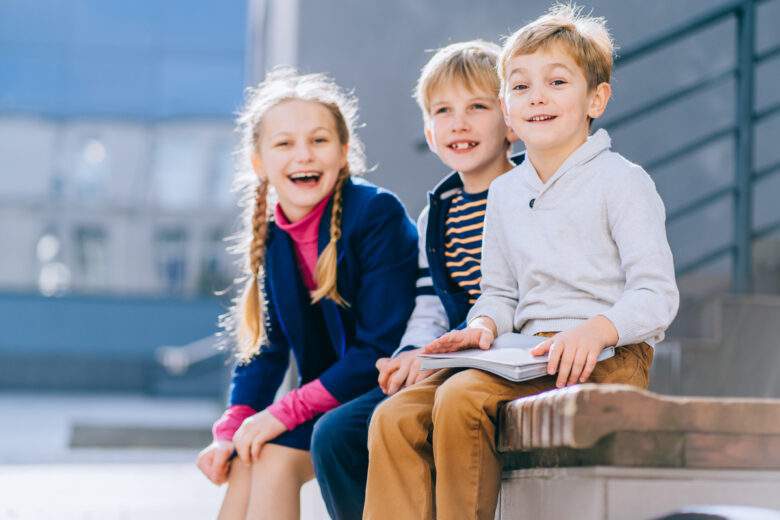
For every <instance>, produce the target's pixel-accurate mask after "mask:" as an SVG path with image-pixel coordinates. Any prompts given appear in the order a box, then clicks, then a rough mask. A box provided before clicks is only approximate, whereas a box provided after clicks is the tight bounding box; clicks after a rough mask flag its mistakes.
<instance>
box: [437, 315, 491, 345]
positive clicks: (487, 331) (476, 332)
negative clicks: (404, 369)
mask: <svg viewBox="0 0 780 520" xmlns="http://www.w3.org/2000/svg"><path fill="white" fill-rule="evenodd" d="M494 339H496V325H495V323H493V320H491V319H490V318H485V317H484V316H480V317H479V318H475V319H474V320H472V321H471V323H469V326H468V327H466V328H465V329H463V330H453V331H452V332H448V333H447V334H444V335H443V336H440V337H439V338H438V339H435V340H433V341H432V342H430V343H428V344H427V345H426V346H425V347H423V353H424V354H444V353H446V352H456V351H458V350H466V349H469V348H481V349H482V350H487V349H489V348H490V346H491V345H492V344H493V340H494Z"/></svg>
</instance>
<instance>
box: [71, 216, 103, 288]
mask: <svg viewBox="0 0 780 520" xmlns="http://www.w3.org/2000/svg"><path fill="white" fill-rule="evenodd" d="M74 234H75V246H76V247H75V249H76V251H75V252H76V266H77V268H78V273H79V277H80V280H81V284H82V288H83V289H86V290H90V289H93V290H94V289H105V288H106V286H107V285H108V244H107V238H106V232H105V230H104V229H103V228H102V227H100V226H95V225H82V226H78V227H76V229H75V232H74Z"/></svg>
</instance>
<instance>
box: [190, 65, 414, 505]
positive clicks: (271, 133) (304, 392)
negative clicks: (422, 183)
mask: <svg viewBox="0 0 780 520" xmlns="http://www.w3.org/2000/svg"><path fill="white" fill-rule="evenodd" d="M356 117H357V105H356V102H355V100H354V98H352V97H351V96H350V95H348V94H347V93H345V92H344V91H343V90H341V89H340V88H338V87H337V86H336V85H335V84H334V83H333V82H332V81H331V80H329V79H328V78H326V77H325V76H323V75H319V74H312V75H298V74H296V73H295V71H293V70H291V69H280V70H276V71H274V72H271V73H270V74H269V75H268V76H267V77H266V79H265V81H264V82H263V83H261V84H260V85H259V86H258V87H257V88H255V89H250V91H249V96H248V100H247V102H246V105H245V108H244V110H243V112H242V114H241V115H240V116H239V118H238V124H239V128H240V130H241V132H242V134H243V145H242V150H243V154H242V160H243V165H242V166H244V170H247V171H240V170H241V168H239V174H238V176H239V177H238V186H239V188H240V189H241V190H242V192H243V193H244V194H245V195H246V197H245V200H246V208H245V212H246V214H245V217H246V218H245V222H246V224H245V233H244V234H243V235H245V236H243V235H242V236H241V237H240V238H241V239H242V240H241V241H240V242H239V244H238V246H237V247H236V250H237V251H239V252H240V253H241V254H242V255H244V257H245V259H246V282H245V283H246V286H245V289H244V293H243V296H242V297H241V298H239V299H238V300H237V301H236V303H235V305H234V306H233V308H232V309H231V310H230V312H229V313H228V314H227V315H226V316H224V317H223V320H222V325H223V327H224V328H225V330H226V332H227V333H228V334H229V335H230V337H232V338H234V339H235V341H236V344H237V358H238V360H237V361H238V362H237V364H236V366H235V368H234V370H233V374H232V384H231V389H230V406H229V408H228V410H227V411H226V412H225V414H224V415H223V416H222V417H221V418H220V419H219V420H218V421H217V422H216V423H215V424H214V429H213V433H214V442H213V443H212V444H211V445H210V446H208V447H207V448H206V449H204V450H203V451H202V452H201V453H200V454H199V456H198V467H199V468H200V470H201V471H202V472H203V473H204V474H205V475H206V476H207V477H208V478H209V479H210V480H211V481H212V482H214V483H215V484H222V483H223V482H228V490H227V493H226V494H225V499H224V502H223V504H222V509H221V511H220V518H274V519H285V518H297V517H298V514H299V490H300V487H301V485H302V484H303V483H304V482H306V481H307V480H310V479H312V478H314V471H313V469H312V463H311V458H310V455H309V442H310V438H311V433H312V428H313V425H314V423H315V422H316V421H317V419H318V418H319V416H320V415H321V414H323V413H324V412H326V411H328V410H330V409H333V408H335V407H337V406H338V405H339V404H340V403H344V402H346V401H349V400H350V399H352V398H354V397H357V396H358V395H361V394H363V393H364V392H366V391H367V390H370V389H371V388H373V387H374V386H376V384H377V383H376V381H377V371H376V368H375V363H376V360H377V359H379V358H382V357H387V356H389V355H390V354H391V353H392V352H393V350H394V349H395V348H396V347H397V345H398V342H399V340H400V338H401V335H402V334H403V331H404V327H405V325H406V320H407V319H408V318H409V315H410V313H411V311H412V307H413V305H414V297H415V281H416V276H417V233H416V230H415V226H414V224H413V223H412V222H411V220H410V219H409V217H408V216H407V214H406V212H405V210H404V208H403V206H402V205H401V203H400V201H399V200H398V199H397V198H396V197H395V196H394V195H393V194H391V193H389V192H387V191H385V190H382V189H380V188H377V187H376V186H373V185H371V184H369V183H367V182H365V181H363V180H359V179H356V178H354V177H353V176H354V175H356V174H360V173H362V172H364V171H365V162H364V161H365V159H364V156H363V151H362V145H361V143H360V141H359V140H358V138H357V136H356V135H355V134H354V128H355V123H356ZM250 166H251V168H250ZM290 353H292V355H293V356H295V361H296V363H297V366H298V371H299V374H300V376H299V386H298V388H297V389H295V390H292V391H291V392H289V393H288V394H287V395H285V396H284V397H282V398H281V399H280V400H278V401H277V402H276V403H274V402H273V400H274V396H275V394H276V392H277V390H278V388H279V386H280V384H281V382H282V379H283V377H284V374H285V371H286V370H287V367H288V362H289V356H290ZM234 451H235V452H236V453H237V455H238V457H237V458H236V459H234V460H232V461H231V456H232V454H233V452H234Z"/></svg>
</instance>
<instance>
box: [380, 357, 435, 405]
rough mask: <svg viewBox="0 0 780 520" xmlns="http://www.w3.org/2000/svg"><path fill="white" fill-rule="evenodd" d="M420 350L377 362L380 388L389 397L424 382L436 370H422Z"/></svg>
mask: <svg viewBox="0 0 780 520" xmlns="http://www.w3.org/2000/svg"><path fill="white" fill-rule="evenodd" d="M419 353H420V351H419V349H415V350H407V351H406V352H401V353H400V354H398V355H397V356H396V357H394V358H381V359H379V360H377V362H376V368H377V370H379V379H378V382H379V388H381V389H382V391H383V392H384V393H385V394H387V395H393V394H395V393H396V392H398V391H399V390H400V389H402V388H405V387H407V386H411V385H413V384H415V383H416V382H418V381H422V380H423V379H425V378H426V377H428V376H429V375H431V374H432V373H434V372H435V370H422V371H421V370H420V358H418V357H417V354H419Z"/></svg>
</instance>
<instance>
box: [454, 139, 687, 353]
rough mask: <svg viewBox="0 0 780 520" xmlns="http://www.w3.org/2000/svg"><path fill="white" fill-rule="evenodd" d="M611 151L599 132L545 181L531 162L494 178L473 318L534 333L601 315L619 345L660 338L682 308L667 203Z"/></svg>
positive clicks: (634, 167)
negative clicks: (668, 230) (668, 236)
mask: <svg viewBox="0 0 780 520" xmlns="http://www.w3.org/2000/svg"><path fill="white" fill-rule="evenodd" d="M610 145H611V141H610V138H609V135H608V134H607V132H606V131H605V130H599V131H597V132H596V133H595V134H593V135H592V136H590V137H589V138H588V140H587V142H585V143H584V144H583V145H582V146H580V147H579V148H578V149H577V150H575V151H574V152H573V153H572V154H571V155H570V156H569V158H568V159H567V160H566V161H565V162H564V163H563V164H562V165H561V167H560V168H559V169H558V171H557V172H555V174H554V175H553V176H552V177H551V178H550V179H549V180H548V181H547V182H546V183H542V181H541V180H540V179H539V176H538V175H537V173H536V170H535V169H534V167H533V165H532V164H531V161H530V160H527V161H524V162H523V163H522V164H520V165H519V166H517V167H516V168H515V169H514V170H512V171H510V172H508V173H506V174H504V175H502V176H501V177H498V178H497V179H496V180H495V181H493V183H492V184H491V186H490V192H489V194H488V210H487V214H486V216H485V230H484V238H483V244H482V282H481V286H482V295H481V296H480V298H479V300H478V301H477V303H476V304H475V305H474V307H473V308H472V309H471V312H469V315H468V320H469V321H471V320H472V319H474V318H476V317H477V316H489V317H490V318H492V319H493V320H494V321H495V322H496V326H497V328H498V334H503V333H505V332H511V331H512V330H515V331H518V332H522V333H524V334H535V333H537V332H544V331H563V330H567V329H571V328H572V327H574V326H576V325H578V324H580V323H582V322H583V321H585V320H587V319H589V318H592V317H593V316H596V315H603V316H605V317H606V318H608V319H609V320H610V321H611V322H612V323H613V325H614V326H615V328H616V329H617V331H618V334H619V340H618V345H628V344H631V343H638V342H642V341H646V342H647V343H649V344H651V345H654V344H655V343H658V342H659V341H661V340H662V339H663V337H664V331H665V330H666V329H667V327H669V325H670V324H671V322H672V320H673V319H674V317H675V315H676V314H677V308H678V305H679V293H678V291H677V285H676V283H675V278H674V265H673V261H672V253H671V251H670V249H669V243H668V241H667V239H666V228H665V213H664V206H663V202H661V198H660V197H659V196H658V193H657V192H656V189H655V184H654V183H653V181H652V180H651V179H650V176H649V175H647V173H646V172H645V171H644V170H643V169H642V168H641V167H640V166H637V165H635V164H632V163H631V162H629V161H627V160H626V159H625V158H624V157H622V156H621V155H620V154H617V153H614V152H612V151H611V150H610Z"/></svg>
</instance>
